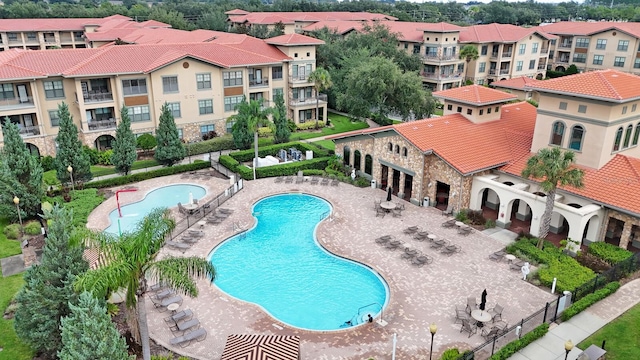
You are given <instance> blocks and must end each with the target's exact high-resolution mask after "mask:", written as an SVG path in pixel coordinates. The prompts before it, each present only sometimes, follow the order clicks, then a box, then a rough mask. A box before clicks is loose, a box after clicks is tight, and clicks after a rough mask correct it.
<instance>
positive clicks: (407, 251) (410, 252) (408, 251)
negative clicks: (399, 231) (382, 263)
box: [400, 247, 418, 260]
mask: <svg viewBox="0 0 640 360" xmlns="http://www.w3.org/2000/svg"><path fill="white" fill-rule="evenodd" d="M417 255H418V250H416V249H412V248H409V247H406V248H404V252H403V253H402V254H401V255H400V257H401V258H403V259H407V260H411V259H413V258H414V257H415V256H417Z"/></svg>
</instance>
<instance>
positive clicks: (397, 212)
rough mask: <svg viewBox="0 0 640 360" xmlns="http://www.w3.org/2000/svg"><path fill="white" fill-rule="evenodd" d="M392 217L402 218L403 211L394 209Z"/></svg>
mask: <svg viewBox="0 0 640 360" xmlns="http://www.w3.org/2000/svg"><path fill="white" fill-rule="evenodd" d="M391 215H393V217H400V216H402V210H399V209H392V210H391Z"/></svg>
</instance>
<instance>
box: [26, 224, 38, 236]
mask: <svg viewBox="0 0 640 360" xmlns="http://www.w3.org/2000/svg"><path fill="white" fill-rule="evenodd" d="M40 228H41V225H40V222H39V221H29V222H28V223H27V225H25V226H24V233H25V234H27V235H40V233H41V231H40Z"/></svg>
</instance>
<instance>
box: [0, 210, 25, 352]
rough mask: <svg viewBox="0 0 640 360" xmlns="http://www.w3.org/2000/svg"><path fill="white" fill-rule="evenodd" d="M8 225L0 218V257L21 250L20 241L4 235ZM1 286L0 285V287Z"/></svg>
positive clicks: (14, 253)
mask: <svg viewBox="0 0 640 360" xmlns="http://www.w3.org/2000/svg"><path fill="white" fill-rule="evenodd" d="M7 225H9V220H6V219H0V259H2V258H6V257H9V256H12V255H18V254H20V253H21V252H22V249H20V242H19V241H17V240H10V239H7V237H6V236H4V231H2V230H4V227H5V226H7ZM1 288H2V286H0V289H1ZM0 354H2V353H1V352H0Z"/></svg>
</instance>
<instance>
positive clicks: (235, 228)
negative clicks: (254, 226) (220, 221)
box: [232, 222, 247, 238]
mask: <svg viewBox="0 0 640 360" xmlns="http://www.w3.org/2000/svg"><path fill="white" fill-rule="evenodd" d="M232 226H233V232H234V233H240V232H241V233H242V234H240V236H241V237H242V238H244V237H245V236H247V232H246V231H244V229H243V228H242V226H240V223H239V222H234V223H233V224H232Z"/></svg>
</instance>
